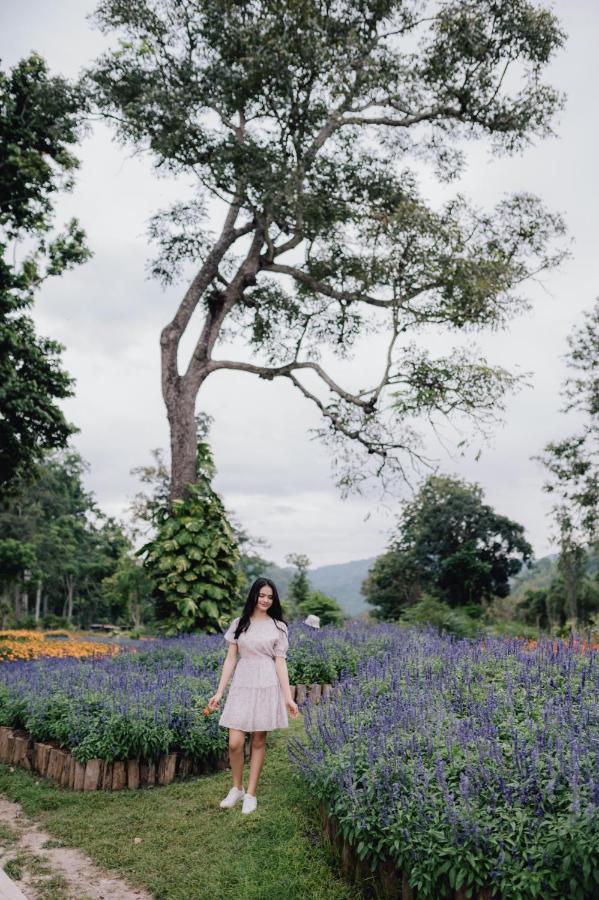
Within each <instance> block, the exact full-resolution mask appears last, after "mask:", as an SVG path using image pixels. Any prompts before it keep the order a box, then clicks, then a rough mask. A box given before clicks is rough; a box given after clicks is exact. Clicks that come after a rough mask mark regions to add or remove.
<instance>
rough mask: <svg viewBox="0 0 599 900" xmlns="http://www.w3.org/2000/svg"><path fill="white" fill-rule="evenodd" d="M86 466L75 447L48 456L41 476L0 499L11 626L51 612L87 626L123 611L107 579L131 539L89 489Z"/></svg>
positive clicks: (0, 545) (1, 556)
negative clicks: (107, 587) (110, 593)
mask: <svg viewBox="0 0 599 900" xmlns="http://www.w3.org/2000/svg"><path fill="white" fill-rule="evenodd" d="M87 468H88V465H87V463H86V462H85V461H84V460H83V459H82V458H81V456H80V454H79V453H77V452H76V451H74V450H72V449H70V448H69V449H67V450H60V451H53V452H50V453H47V454H46V455H45V458H44V459H43V460H42V462H41V463H39V464H38V466H37V477H36V478H35V479H32V478H27V479H23V480H22V481H21V483H20V489H18V490H17V489H16V488H15V489H14V490H13V491H12V492H11V494H10V496H9V497H7V498H4V500H3V501H2V502H0V535H1V536H2V539H1V540H0V593H3V594H4V596H5V598H6V600H7V601H8V604H9V606H10V607H11V608H12V610H13V615H12V621H13V624H15V623H18V622H19V620H20V619H21V618H22V617H23V616H24V615H27V614H30V615H32V616H33V618H34V619H35V621H38V620H39V619H41V618H42V617H45V616H48V615H52V616H62V617H64V618H66V619H67V620H69V621H71V620H73V618H76V619H77V620H78V621H79V622H80V623H81V622H83V623H85V624H89V622H91V621H93V620H94V619H95V618H96V617H97V616H102V617H106V616H109V615H111V614H113V615H114V616H117V615H120V614H122V613H123V612H124V609H122V608H120V607H119V604H118V603H117V602H116V601H114V600H113V599H110V598H107V592H106V591H105V590H104V589H103V587H102V580H103V579H104V578H107V577H109V576H111V575H112V574H113V573H114V571H115V569H116V568H117V566H118V565H119V564H120V560H121V558H122V557H123V556H124V555H125V554H126V553H127V551H128V550H130V549H131V546H130V542H129V540H128V539H127V536H126V535H125V534H124V531H123V528H122V526H121V524H120V523H119V522H117V521H116V520H115V519H113V518H111V517H109V516H105V515H104V514H103V513H102V512H101V511H100V509H99V508H98V505H97V503H96V500H95V498H94V496H93V494H91V493H89V492H88V491H87V490H86V489H85V487H84V485H83V475H84V472H85V470H86V469H87ZM34 597H35V605H33V604H32V603H31V601H32V600H33V599H34ZM125 605H126V604H125V602H123V603H122V604H121V606H122V607H124V606H125Z"/></svg>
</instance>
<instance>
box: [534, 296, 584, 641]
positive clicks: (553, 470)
mask: <svg viewBox="0 0 599 900" xmlns="http://www.w3.org/2000/svg"><path fill="white" fill-rule="evenodd" d="M568 346H569V351H568V354H567V357H566V359H567V364H568V367H569V368H571V369H573V370H574V373H575V374H574V375H573V376H571V377H568V378H566V380H565V382H564V385H563V387H562V397H563V399H564V401H565V402H564V406H563V408H562V411H563V412H566V413H567V412H571V411H576V412H578V413H579V414H582V425H581V427H580V429H579V431H578V432H577V433H575V434H572V435H570V436H569V437H567V438H565V439H564V440H562V441H559V442H558V443H554V442H552V443H549V444H547V446H546V447H545V448H544V450H543V453H542V454H541V456H540V457H539V459H540V461H541V462H542V463H543V464H544V465H545V467H546V468H547V472H548V475H549V480H548V481H547V482H546V483H545V485H544V490H545V491H546V492H547V493H549V494H551V495H552V496H553V499H554V503H553V507H552V515H553V518H554V522H555V525H556V532H557V534H556V537H557V539H558V540H559V545H560V555H559V561H558V568H559V570H560V575H561V577H562V582H563V586H564V589H565V594H566V601H567V607H568V616H569V618H570V619H571V620H572V622H573V623H574V625H575V624H576V621H577V619H578V618H579V616H580V615H581V614H582V606H585V607H586V611H587V612H588V598H587V599H586V600H585V599H584V594H585V592H586V593H587V594H588V587H587V586H586V585H585V583H584V573H585V559H586V552H587V549H588V548H589V547H592V546H593V544H597V542H598V540H599V353H598V348H599V299H597V300H596V301H595V305H594V307H593V308H592V309H591V310H589V311H588V312H586V313H585V315H584V321H583V323H582V324H581V325H580V326H579V327H578V328H575V329H574V331H573V332H572V334H571V335H569V337H568Z"/></svg>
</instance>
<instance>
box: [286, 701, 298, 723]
mask: <svg viewBox="0 0 599 900" xmlns="http://www.w3.org/2000/svg"><path fill="white" fill-rule="evenodd" d="M285 706H286V707H287V711H288V713H289V715H290V716H291V718H292V719H297V716H298V713H299V710H298V708H297V703H296V702H295V700H291V699H289V700H288V701H287V703H286V704H285Z"/></svg>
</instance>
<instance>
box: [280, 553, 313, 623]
mask: <svg viewBox="0 0 599 900" xmlns="http://www.w3.org/2000/svg"><path fill="white" fill-rule="evenodd" d="M285 560H286V562H288V563H290V565H292V566H295V570H296V571H295V574H294V575H293V577H292V578H291V581H290V582H289V587H288V589H287V602H288V604H289V607H290V613H291V616H292V617H293V618H297V616H299V615H300V613H301V609H300V606H301V605H302V604H304V603H307V602H308V599H309V597H310V581H309V579H308V569H309V567H310V560H309V559H308V557H307V556H305V554H303V553H288V554H287V556H286V557H285Z"/></svg>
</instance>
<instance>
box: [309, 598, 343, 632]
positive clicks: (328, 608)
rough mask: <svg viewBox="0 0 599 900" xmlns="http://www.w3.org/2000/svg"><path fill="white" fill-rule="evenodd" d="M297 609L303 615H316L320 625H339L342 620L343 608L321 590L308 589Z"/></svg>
mask: <svg viewBox="0 0 599 900" xmlns="http://www.w3.org/2000/svg"><path fill="white" fill-rule="evenodd" d="M298 610H299V612H300V613H301V614H302V615H303V616H309V615H310V614H312V615H315V616H318V617H319V619H320V624H321V625H340V624H341V622H342V621H343V610H342V609H341V607H340V606H339V604H338V603H337V601H336V600H334V599H333V597H329V596H328V595H327V594H325V593H323V591H310V592H309V593H308V596H307V598H306V599H305V600H302V601H300V603H298Z"/></svg>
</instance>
